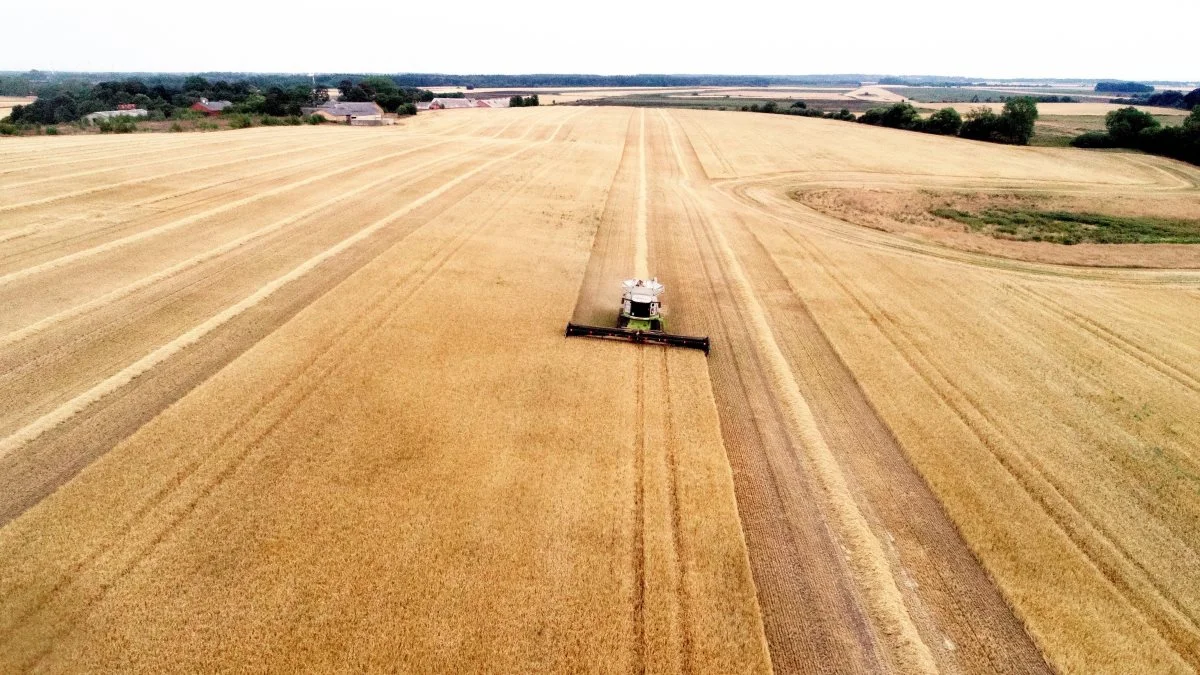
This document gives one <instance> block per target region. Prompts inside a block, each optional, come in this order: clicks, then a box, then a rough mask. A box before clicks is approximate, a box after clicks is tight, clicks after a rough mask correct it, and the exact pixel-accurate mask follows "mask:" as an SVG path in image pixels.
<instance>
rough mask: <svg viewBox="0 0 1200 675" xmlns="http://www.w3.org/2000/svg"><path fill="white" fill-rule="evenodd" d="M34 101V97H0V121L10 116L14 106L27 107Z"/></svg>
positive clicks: (35, 98)
mask: <svg viewBox="0 0 1200 675" xmlns="http://www.w3.org/2000/svg"><path fill="white" fill-rule="evenodd" d="M36 100H37V97H36V96H0V120H2V119H4V118H5V117H8V116H9V115H10V114H12V109H13V107H14V106H18V105H28V104H30V103H33V102H34V101H36Z"/></svg>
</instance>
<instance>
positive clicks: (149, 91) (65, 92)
mask: <svg viewBox="0 0 1200 675" xmlns="http://www.w3.org/2000/svg"><path fill="white" fill-rule="evenodd" d="M337 88H338V90H339V91H340V93H341V99H342V100H345V101H352V102H361V101H373V102H375V103H378V104H379V106H380V107H382V108H383V109H384V110H386V111H387V112H393V113H400V114H415V113H416V106H415V103H416V101H429V100H433V92H430V91H428V90H424V89H417V88H413V87H399V86H397V85H396V84H395V82H393V81H392V80H391V79H390V78H387V77H381V76H374V77H365V78H362V79H360V80H358V81H354V80H350V79H345V80H342V81H341V82H340V83H339V84H338V86H337ZM201 99H208V100H210V101H230V102H231V103H232V104H233V105H231V106H230V107H229V108H227V109H226V110H225V111H223V114H230V115H266V116H270V117H295V116H299V115H300V114H301V108H303V107H310V106H319V105H321V104H322V103H324V102H326V101H328V96H327V94H326V88H325V87H317V88H313V86H312V85H311V83H310V84H293V85H290V86H287V87H284V86H279V85H273V86H268V87H265V88H263V87H259V86H257V85H255V84H253V83H251V82H249V81H247V80H236V81H226V80H216V81H210V80H208V79H206V78H204V77H201V76H198V75H191V76H188V77H186V78H184V79H183V80H182V81H180V82H179V83H178V84H177V85H168V84H162V83H158V84H149V83H146V82H143V81H141V80H138V79H133V78H130V79H125V80H116V81H104V82H98V83H96V84H91V85H89V84H83V83H67V84H57V85H50V86H47V87H44V88H42V89H41V90H40V91H39V95H38V98H37V100H35V101H33V102H32V103H29V104H27V105H20V106H15V107H14V108H13V109H12V113H11V114H10V116H9V118H8V121H9V122H10V123H11V124H14V125H54V124H66V123H71V122H78V121H79V120H81V119H82V118H84V117H85V116H87V115H88V114H90V113H93V112H98V111H101V110H116V109H118V107H119V106H121V105H133V106H135V107H137V108H141V109H144V110H146V111H147V112H148V113H149V115H150V119H159V120H166V119H188V118H191V117H195V116H196V113H195V112H194V111H192V110H191V109H190V108H191V106H192V105H193V104H195V103H196V102H198V101H200V100H201Z"/></svg>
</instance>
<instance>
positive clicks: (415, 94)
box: [338, 75, 461, 115]
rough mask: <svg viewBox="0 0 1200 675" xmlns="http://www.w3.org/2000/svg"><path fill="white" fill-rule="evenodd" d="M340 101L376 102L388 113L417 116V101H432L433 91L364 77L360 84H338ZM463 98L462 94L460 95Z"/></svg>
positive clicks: (376, 77)
mask: <svg viewBox="0 0 1200 675" xmlns="http://www.w3.org/2000/svg"><path fill="white" fill-rule="evenodd" d="M338 91H340V92H341V97H340V98H339V99H338V100H340V101H347V102H350V103H361V102H365V101H374V102H375V103H378V104H379V107H381V108H383V109H384V110H386V111H387V112H392V113H400V114H409V115H415V114H416V112H417V107H416V102H417V101H432V100H433V98H434V94H433V92H431V91H426V90H424V89H418V88H416V87H401V86H399V85H398V84H396V82H395V80H394V79H393V78H390V77H384V76H382V75H372V76H370V77H364V78H362V79H361V80H359V81H358V82H355V81H354V80H351V79H344V80H342V81H341V82H339V83H338ZM460 96H461V94H460Z"/></svg>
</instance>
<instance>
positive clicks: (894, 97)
mask: <svg viewBox="0 0 1200 675" xmlns="http://www.w3.org/2000/svg"><path fill="white" fill-rule="evenodd" d="M846 96H848V97H850V98H857V99H860V100H864V101H879V102H881V103H900V102H902V101H905V100H907V97H905V96H904V95H902V94H897V93H896V92H894V91H892V90H891V89H890V88H884V87H860V88H858V89H854V90H852V91H848V92H846Z"/></svg>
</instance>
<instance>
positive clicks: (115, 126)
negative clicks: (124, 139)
mask: <svg viewBox="0 0 1200 675" xmlns="http://www.w3.org/2000/svg"><path fill="white" fill-rule="evenodd" d="M96 126H97V127H99V128H100V133H102V134H132V133H133V132H135V131H137V130H138V129H137V123H136V122H134V121H133V118H132V117H128V116H125V115H120V116H117V117H112V118H109V119H105V120H100V121H99V122H97V123H96Z"/></svg>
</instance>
